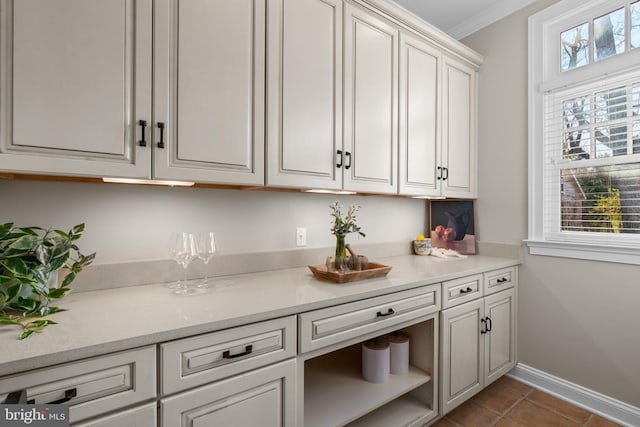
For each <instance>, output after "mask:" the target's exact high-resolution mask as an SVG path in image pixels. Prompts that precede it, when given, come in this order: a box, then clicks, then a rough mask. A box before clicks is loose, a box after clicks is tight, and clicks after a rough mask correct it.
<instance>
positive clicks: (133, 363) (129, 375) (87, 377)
mask: <svg viewBox="0 0 640 427" xmlns="http://www.w3.org/2000/svg"><path fill="white" fill-rule="evenodd" d="M21 390H22V391H24V392H26V399H27V403H35V404H54V403H65V404H67V405H69V418H70V421H71V423H75V422H77V421H82V420H86V419H89V418H93V417H97V416H100V415H103V414H107V413H109V412H112V411H116V410H120V409H121V408H126V407H128V406H130V405H135V404H138V403H142V402H145V401H150V400H155V399H156V353H155V347H154V346H149V347H142V348H139V349H134V350H128V351H123V352H120V353H113V354H109V355H106V356H99V357H94V358H91V359H85V360H79V361H75V362H70V363H65V364H63V365H56V366H52V367H48V368H42V369H35V370H32V371H27V372H23V373H19V374H16V375H11V376H8V377H4V378H2V379H0V402H4V401H5V399H6V398H7V396H8V394H9V393H12V392H16V391H21ZM142 425H144V424H141V426H142Z"/></svg>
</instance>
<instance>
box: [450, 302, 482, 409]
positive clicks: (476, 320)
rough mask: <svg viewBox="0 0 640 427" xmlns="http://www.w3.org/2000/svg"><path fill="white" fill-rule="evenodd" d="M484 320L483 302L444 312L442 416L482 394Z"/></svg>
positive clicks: (467, 304) (470, 303) (471, 303)
mask: <svg viewBox="0 0 640 427" xmlns="http://www.w3.org/2000/svg"><path fill="white" fill-rule="evenodd" d="M483 317H484V301H483V300H482V299H480V300H476V301H472V302H469V303H466V304H463V305H459V306H457V307H454V308H450V309H448V310H444V311H443V312H442V322H441V325H442V333H441V337H442V364H441V366H442V376H441V377H440V378H441V381H440V384H441V387H442V389H441V393H440V396H441V404H442V408H441V414H446V413H447V412H449V411H450V410H451V409H453V408H455V407H456V406H458V405H460V404H461V403H462V402H464V401H465V400H467V399H468V398H469V397H471V396H473V395H474V394H475V393H477V392H478V391H480V390H481V389H482V387H483V386H484V384H483V381H484V380H483V372H484V360H483V359H484V335H481V334H480V326H481V322H480V319H482V318H483Z"/></svg>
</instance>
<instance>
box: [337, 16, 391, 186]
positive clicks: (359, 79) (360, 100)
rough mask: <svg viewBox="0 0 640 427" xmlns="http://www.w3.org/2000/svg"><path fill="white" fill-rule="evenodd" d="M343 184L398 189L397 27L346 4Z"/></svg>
mask: <svg viewBox="0 0 640 427" xmlns="http://www.w3.org/2000/svg"><path fill="white" fill-rule="evenodd" d="M344 46H345V52H344V61H345V63H344V154H345V159H344V166H343V167H344V188H345V189H346V190H353V191H362V192H373V193H396V192H397V190H398V180H397V155H398V146H397V142H398V137H397V123H398V120H397V118H398V108H397V105H398V102H397V101H398V72H397V69H398V30H397V29H396V28H395V27H394V26H393V25H391V24H390V23H389V22H388V21H386V20H384V19H383V18H382V17H379V16H378V15H374V14H373V13H371V12H369V11H367V10H364V9H361V8H359V7H357V6H353V5H351V4H346V6H345V33H344Z"/></svg>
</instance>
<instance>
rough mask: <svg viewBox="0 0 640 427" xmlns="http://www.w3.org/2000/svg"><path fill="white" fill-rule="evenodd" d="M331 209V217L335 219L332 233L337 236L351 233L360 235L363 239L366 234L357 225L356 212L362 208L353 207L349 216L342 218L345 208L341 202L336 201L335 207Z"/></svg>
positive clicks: (331, 206)
mask: <svg viewBox="0 0 640 427" xmlns="http://www.w3.org/2000/svg"><path fill="white" fill-rule="evenodd" d="M329 208H330V209H331V216H332V217H333V218H334V221H333V227H331V233H332V234H334V235H336V236H345V235H347V234H349V233H358V234H359V235H361V236H362V237H365V234H364V233H363V232H362V231H360V227H358V225H357V224H356V212H358V210H360V206H358V205H351V206H349V208H348V209H347V215H346V216H345V217H344V218H343V217H342V210H343V209H344V206H342V205H341V204H340V202H338V201H336V202H335V203H334V204H333V205H329Z"/></svg>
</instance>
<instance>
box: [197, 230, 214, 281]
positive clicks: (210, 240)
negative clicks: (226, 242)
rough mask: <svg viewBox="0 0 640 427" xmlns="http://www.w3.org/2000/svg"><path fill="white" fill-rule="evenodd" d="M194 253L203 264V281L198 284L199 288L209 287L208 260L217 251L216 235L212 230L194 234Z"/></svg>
mask: <svg viewBox="0 0 640 427" xmlns="http://www.w3.org/2000/svg"><path fill="white" fill-rule="evenodd" d="M195 243H196V253H197V255H198V258H200V260H202V262H203V263H204V265H205V268H206V271H205V276H204V279H203V281H202V282H201V283H200V284H199V285H198V287H200V288H209V287H211V284H210V283H209V261H211V258H213V256H214V255H215V254H216V252H218V246H217V244H216V235H215V233H214V232H213V231H209V232H206V233H198V234H197V235H196V240H195Z"/></svg>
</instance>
